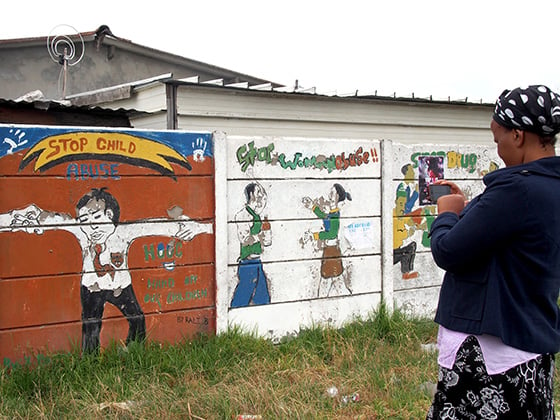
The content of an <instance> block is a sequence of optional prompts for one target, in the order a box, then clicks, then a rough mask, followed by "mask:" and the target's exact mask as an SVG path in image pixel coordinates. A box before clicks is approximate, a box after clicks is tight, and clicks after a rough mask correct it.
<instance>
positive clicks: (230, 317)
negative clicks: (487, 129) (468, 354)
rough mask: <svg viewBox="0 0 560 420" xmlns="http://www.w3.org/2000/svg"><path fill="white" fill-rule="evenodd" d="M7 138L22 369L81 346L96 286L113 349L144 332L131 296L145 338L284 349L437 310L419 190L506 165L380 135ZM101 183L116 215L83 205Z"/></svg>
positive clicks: (2, 316)
mask: <svg viewBox="0 0 560 420" xmlns="http://www.w3.org/2000/svg"><path fill="white" fill-rule="evenodd" d="M0 136H1V137H2V138H4V139H8V140H9V141H6V140H4V141H3V143H2V144H1V145H0V146H1V149H0V152H1V153H0V197H1V200H0V296H2V297H3V299H4V302H3V305H0V357H7V358H8V359H10V360H11V359H14V360H15V359H18V358H21V357H24V356H25V355H29V354H36V353H37V352H39V353H45V352H48V351H60V350H63V351H65V350H68V349H70V348H72V346H78V347H79V346H80V345H81V346H82V348H84V345H85V344H84V341H83V339H84V336H88V337H89V336H91V332H90V333H88V334H89V335H88V334H85V335H84V333H83V331H84V328H85V329H86V330H87V327H88V325H91V322H90V321H91V319H90V318H91V317H85V318H84V319H82V316H81V313H82V311H83V310H84V308H86V309H87V308H91V307H92V306H91V305H92V303H91V302H89V303H88V300H87V296H90V295H95V297H99V296H101V295H96V293H98V292H99V290H98V289H99V288H101V289H104V290H105V292H106V293H105V294H106V296H105V298H104V299H106V300H107V302H108V303H109V304H108V305H106V308H105V311H104V314H103V315H104V317H103V323H102V325H103V328H102V330H101V334H100V345H101V347H104V346H106V345H108V344H109V343H110V342H111V341H114V340H116V341H119V342H121V341H122V342H126V340H127V334H128V332H127V331H130V329H129V326H130V325H135V324H134V322H135V321H134V320H135V319H136V320H137V317H135V314H134V313H132V314H131V313H128V314H127V313H121V311H119V310H117V307H121V306H119V305H120V304H121V303H124V304H125V305H132V306H130V307H131V308H132V309H131V310H130V311H129V312H134V308H136V306H135V305H136V304H135V302H137V303H138V306H139V308H140V310H141V312H142V313H143V314H144V317H145V323H146V330H147V334H148V338H149V339H153V340H156V341H170V342H176V341H179V340H181V339H182V338H183V337H188V336H192V335H194V334H196V333H197V332H206V333H214V332H215V331H217V332H218V333H219V332H223V331H226V330H227V329H228V328H229V327H230V326H231V325H239V326H241V327H243V328H245V329H247V330H250V331H256V332H257V333H258V334H260V335H262V336H265V337H268V338H270V339H272V340H279V339H281V338H282V337H285V336H287V335H294V334H297V333H298V331H299V330H300V329H301V328H304V327H310V326H313V325H331V326H335V327H337V326H341V325H343V324H344V323H346V322H349V321H351V320H352V319H354V318H355V317H366V316H368V315H369V314H370V313H371V312H372V311H374V310H375V309H376V308H377V306H378V304H379V302H380V301H381V300H384V301H385V302H386V303H387V304H388V305H389V306H390V307H392V306H393V305H394V306H395V307H398V308H402V309H403V310H405V311H406V312H408V313H410V314H414V315H422V316H432V315H433V312H434V309H435V307H436V304H437V295H438V292H439V287H440V284H441V280H442V275H443V273H442V272H441V270H440V269H438V268H437V267H436V266H435V265H434V263H433V260H432V257H431V254H430V251H429V238H428V236H427V233H428V231H429V228H430V225H431V222H432V221H433V220H434V218H435V217H436V208H435V206H434V205H433V204H430V203H426V202H424V198H425V197H424V195H423V191H424V184H423V183H424V181H425V180H426V179H427V180H428V181H430V179H431V178H430V177H439V178H441V177H443V178H445V179H450V180H453V181H455V182H456V183H458V184H459V185H460V186H461V187H462V188H463V189H464V191H465V192H466V194H467V196H469V197H472V196H474V195H476V194H478V193H479V192H481V191H482V189H483V185H482V183H481V181H480V179H481V178H482V176H483V175H484V174H486V173H488V172H489V171H492V170H495V169H496V168H498V167H499V165H500V160H499V159H498V157H497V156H496V153H495V150H494V148H493V147H486V146H482V145H463V144H438V143H426V144H420V143H407V144H405V143H400V142H394V141H391V140H379V139H374V138H364V139H356V138H344V137H317V138H309V137H307V138H303V137H288V136H244V135H239V136H234V135H226V134H225V133H223V132H214V133H212V134H210V133H203V132H198V133H197V132H181V131H146V130H143V131H142V130H116V129H99V128H87V127H65V128H62V127H38V126H35V127H33V126H7V125H4V126H2V125H0ZM434 163H435V166H433V164H434ZM423 165H424V166H423ZM189 168H190V169H189ZM429 170H431V172H430V171H429ZM93 188H97V189H99V188H107V189H108V192H110V193H111V194H112V196H113V197H114V198H115V199H116V201H117V202H118V203H119V208H120V218H119V221H118V223H117V222H116V221H114V220H113V219H112V216H113V215H114V214H115V212H116V211H115V210H111V211H110V212H108V211H107V205H105V204H104V203H106V202H107V200H106V199H103V200H91V199H90V198H87V199H86V200H85V201H84V200H82V198H83V197H84V196H85V195H86V194H88V193H90V192H91V191H92V189H93ZM343 198H344V199H343ZM101 201H103V202H104V203H101ZM96 206H97V207H96ZM188 218H191V219H194V220H189V219H188ZM103 233H104V235H103ZM97 243H99V244H100V245H102V247H101V250H100V251H101V252H100V254H99V255H100V258H99V259H98V260H97V261H96V256H95V255H96V254H97V252H99V251H95V252H94V249H95V245H96V244H97ZM115 276H116V277H115ZM119 276H120V277H119ZM115 279H117V280H118V279H121V280H122V279H124V282H123V283H122V284H121V283H119V282H118V281H117V280H115ZM127 279H130V282H131V283H127ZM128 284H130V285H131V287H130V288H129V289H127V287H128ZM84 288H86V289H87V292H88V293H89V295H88V293H86V290H84ZM132 292H133V293H132ZM84 293H85V294H84ZM122 293H125V294H122ZM126 293H129V294H128V295H126ZM130 293H132V294H130ZM121 294H122V296H127V297H126V298H125V299H124V301H123V302H121V301H120V300H119V296H121ZM84 296H85V297H84ZM90 297H91V296H90ZM120 299H121V300H122V299H123V297H121V298H120ZM111 303H112V304H113V305H111ZM88 305H89V306H88ZM114 305H117V306H114ZM93 307H95V302H94V303H93ZM123 315H124V316H123ZM136 315H138V314H136ZM127 321H128V323H127Z"/></svg>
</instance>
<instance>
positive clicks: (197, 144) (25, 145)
mask: <svg viewBox="0 0 560 420" xmlns="http://www.w3.org/2000/svg"><path fill="white" fill-rule="evenodd" d="M76 131H80V132H84V131H87V132H93V133H115V132H118V133H125V134H130V135H132V136H136V137H140V138H146V139H149V140H154V141H157V142H159V143H163V144H165V145H166V146H169V147H170V148H172V149H174V150H175V151H177V152H178V153H179V154H181V155H182V156H185V157H188V156H192V155H193V152H194V151H195V150H197V151H201V153H202V154H203V155H204V156H212V153H213V144H212V134H211V133H194V132H183V131H144V130H121V129H118V130H117V129H114V130H111V129H101V130H100V129H98V128H91V129H90V128H83V127H80V128H73V127H49V128H47V127H30V126H18V125H0V157H3V156H6V155H8V154H12V153H16V152H19V151H22V150H25V149H29V148H31V147H33V146H35V145H36V144H37V143H38V142H40V141H41V140H42V139H44V138H45V137H48V136H52V135H56V134H59V133H70V132H76Z"/></svg>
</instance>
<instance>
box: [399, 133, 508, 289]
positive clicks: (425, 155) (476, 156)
mask: <svg viewBox="0 0 560 420" xmlns="http://www.w3.org/2000/svg"><path fill="white" fill-rule="evenodd" d="M393 152H394V155H395V159H394V166H393V181H392V185H393V194H394V208H393V263H394V264H395V269H394V270H393V289H394V290H404V289H417V288H420V287H426V286H431V285H436V284H441V279H442V277H443V273H442V272H441V270H440V269H439V268H438V267H437V266H436V265H435V263H434V262H433V259H432V256H431V253H430V238H429V231H430V228H431V225H432V222H433V221H434V220H435V218H436V217H437V206H436V204H435V202H434V201H433V200H432V199H431V197H430V188H429V186H430V185H431V184H433V183H434V182H435V181H437V180H442V179H446V180H450V181H453V182H454V183H456V184H457V185H458V186H459V187H460V188H461V189H462V191H463V192H464V193H465V196H466V198H467V199H471V198H473V197H474V196H476V195H478V194H480V193H481V192H482V191H483V190H484V184H483V182H482V177H483V176H484V175H485V174H487V173H488V172H490V171H493V170H495V169H498V168H499V163H498V162H501V161H500V160H499V158H498V156H497V155H496V152H495V151H494V150H493V149H490V148H486V147H484V146H476V145H468V146H458V145H443V144H437V145H433V144H422V145H418V144H411V145H403V144H394V145H393ZM419 298H420V297H419Z"/></svg>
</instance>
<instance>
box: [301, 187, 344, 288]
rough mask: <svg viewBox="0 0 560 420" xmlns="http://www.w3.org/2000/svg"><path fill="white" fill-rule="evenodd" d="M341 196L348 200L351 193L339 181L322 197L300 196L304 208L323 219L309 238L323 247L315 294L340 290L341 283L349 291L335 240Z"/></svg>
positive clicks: (337, 230)
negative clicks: (319, 229) (321, 226)
mask: <svg viewBox="0 0 560 420" xmlns="http://www.w3.org/2000/svg"><path fill="white" fill-rule="evenodd" d="M345 200H349V201H352V197H351V196H350V193H348V192H347V191H346V190H345V189H344V187H343V186H342V185H340V184H334V185H333V186H332V188H331V189H330V191H329V195H328V198H327V199H326V200H325V199H324V198H323V197H321V198H319V199H316V200H312V199H311V198H309V197H304V198H303V200H302V202H303V205H304V206H305V207H306V208H308V209H310V210H312V211H313V213H315V215H316V216H317V217H318V218H320V219H322V220H323V230H321V231H319V232H313V233H312V236H313V239H314V240H315V241H317V243H319V244H320V245H321V246H322V248H323V255H322V258H321V280H320V282H319V287H318V289H317V296H318V297H327V296H329V295H331V294H342V293H343V290H342V286H341V284H344V286H345V287H346V289H347V290H348V292H349V293H352V288H351V285H350V279H349V278H348V276H347V275H346V273H345V272H344V266H343V264H342V252H341V251H340V244H339V240H338V233H339V230H340V206H341V204H342V202H344V201H345ZM341 278H342V282H341ZM341 292H342V293H341Z"/></svg>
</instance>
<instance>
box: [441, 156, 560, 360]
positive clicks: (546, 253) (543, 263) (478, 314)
mask: <svg viewBox="0 0 560 420" xmlns="http://www.w3.org/2000/svg"><path fill="white" fill-rule="evenodd" d="M484 183H485V184H486V189H485V191H484V192H483V193H482V194H481V195H479V196H478V197H476V198H475V199H474V200H472V201H471V202H470V203H469V204H468V205H467V206H466V207H465V209H464V210H463V212H462V213H461V214H460V215H459V216H457V215H456V214H455V213H452V212H444V213H441V214H440V215H438V217H437V218H436V220H435V221H434V222H433V224H432V227H431V231H430V235H431V248H432V255H433V257H434V260H435V262H436V264H437V265H438V266H439V267H441V268H443V269H444V270H446V274H445V277H444V279H443V284H442V287H441V291H440V297H439V303H438V308H437V312H436V318H435V321H436V322H437V323H439V324H441V325H443V326H444V327H446V328H448V329H450V330H454V331H460V332H464V333H467V334H491V335H493V336H497V337H500V338H501V339H502V341H503V342H504V343H505V344H507V345H509V346H512V347H515V348H518V349H521V350H525V351H530V352H534V353H541V354H544V353H556V352H558V351H559V350H560V312H559V309H558V304H557V299H558V291H559V289H560V157H550V158H543V159H539V160H536V161H532V162H529V163H526V164H522V165H516V166H511V167H507V168H503V169H498V170H496V171H494V172H491V173H489V174H488V175H486V176H485V177H484Z"/></svg>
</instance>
